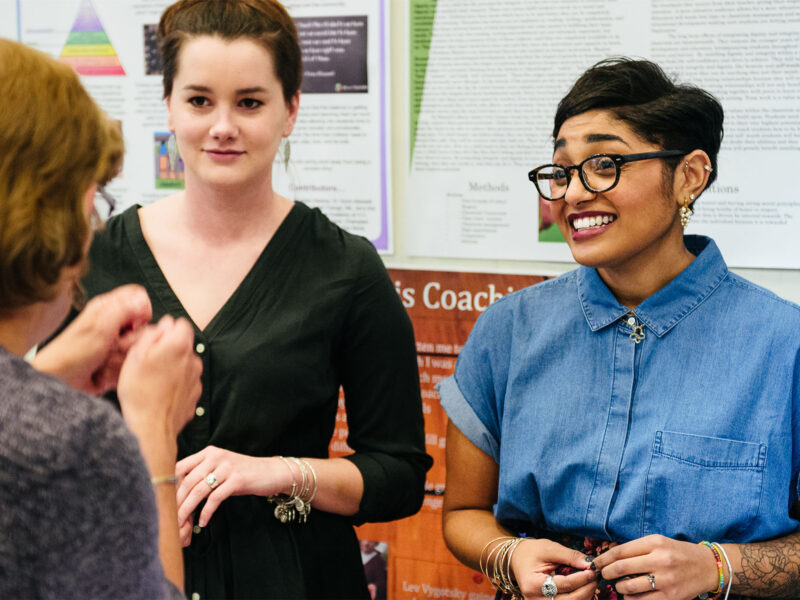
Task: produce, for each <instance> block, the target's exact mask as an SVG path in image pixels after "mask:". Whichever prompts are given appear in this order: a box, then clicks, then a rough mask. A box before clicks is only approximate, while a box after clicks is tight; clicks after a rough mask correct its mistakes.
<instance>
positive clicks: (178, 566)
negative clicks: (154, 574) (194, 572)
mask: <svg viewBox="0 0 800 600" xmlns="http://www.w3.org/2000/svg"><path fill="white" fill-rule="evenodd" d="M155 494H156V508H157V510H158V554H159V556H160V557H161V565H162V567H163V568H164V575H165V576H166V577H167V579H169V580H170V581H171V582H172V583H173V584H174V585H175V587H177V588H178V589H179V590H181V591H183V551H182V549H181V541H180V537H179V534H178V518H177V514H178V503H177V500H176V498H175V485H174V484H167V483H162V484H159V485H156V486H155Z"/></svg>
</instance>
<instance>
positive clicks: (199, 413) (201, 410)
mask: <svg viewBox="0 0 800 600" xmlns="http://www.w3.org/2000/svg"><path fill="white" fill-rule="evenodd" d="M194 414H196V415H197V416H198V417H202V416H203V415H204V414H206V409H205V408H203V407H202V406H198V407H197V408H195V409H194Z"/></svg>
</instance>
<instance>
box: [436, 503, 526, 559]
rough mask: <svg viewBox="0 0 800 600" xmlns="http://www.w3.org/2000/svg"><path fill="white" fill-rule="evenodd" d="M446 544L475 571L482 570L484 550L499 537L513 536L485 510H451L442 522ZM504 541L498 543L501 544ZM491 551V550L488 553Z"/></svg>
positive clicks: (445, 513)
mask: <svg viewBox="0 0 800 600" xmlns="http://www.w3.org/2000/svg"><path fill="white" fill-rule="evenodd" d="M442 525H443V532H444V541H445V543H446V544H447V547H448V548H449V549H450V552H452V553H453V555H454V556H455V557H456V558H457V559H458V560H460V561H461V562H462V563H464V564H465V565H467V566H468V567H471V568H473V569H475V570H479V569H480V566H479V561H480V559H481V554H482V553H483V555H484V559H485V558H486V554H487V552H484V548H485V547H486V546H487V544H489V545H490V546H493V545H494V544H490V542H491V541H492V540H494V539H496V538H499V537H506V536H511V535H512V534H511V533H510V532H509V531H508V530H507V529H505V528H503V527H501V526H500V524H499V523H498V522H497V521H496V520H495V518H494V515H492V513H491V511H489V510H483V509H469V508H463V509H458V510H448V511H445V512H444V514H443V519H442ZM496 543H498V544H499V543H500V541H499V540H498V542H496ZM488 550H489V549H488V548H487V551H488Z"/></svg>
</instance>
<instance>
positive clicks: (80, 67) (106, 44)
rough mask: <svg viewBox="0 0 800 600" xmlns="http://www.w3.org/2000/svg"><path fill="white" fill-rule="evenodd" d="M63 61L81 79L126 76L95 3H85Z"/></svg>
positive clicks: (87, 0) (70, 35)
mask: <svg viewBox="0 0 800 600" xmlns="http://www.w3.org/2000/svg"><path fill="white" fill-rule="evenodd" d="M59 60H61V61H63V62H65V63H67V64H69V65H71V66H72V68H73V69H75V70H76V71H77V72H78V74H79V75H125V70H124V69H123V68H122V64H121V63H120V62H119V57H117V53H116V52H114V47H113V46H112V45H111V41H110V40H109V39H108V36H107V35H106V32H105V30H104V29H103V24H102V23H100V19H99V18H98V17H97V12H96V11H95V9H94V6H92V2H91V0H82V2H81V6H80V9H79V10H78V16H77V17H76V18H75V23H74V24H73V25H72V30H71V31H70V34H69V37H68V38H67V43H66V44H65V45H64V49H63V50H62V51H61V56H60V58H59Z"/></svg>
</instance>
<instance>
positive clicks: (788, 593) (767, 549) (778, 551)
mask: <svg viewBox="0 0 800 600" xmlns="http://www.w3.org/2000/svg"><path fill="white" fill-rule="evenodd" d="M723 546H724V548H725V550H726V551H727V553H728V557H729V558H730V561H731V567H732V569H733V587H732V588H731V593H733V594H739V595H743V596H755V597H757V598H790V597H796V596H797V594H798V590H800V533H793V534H791V535H788V536H786V537H782V538H778V539H776V540H771V541H768V542H759V543H754V544H723Z"/></svg>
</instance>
